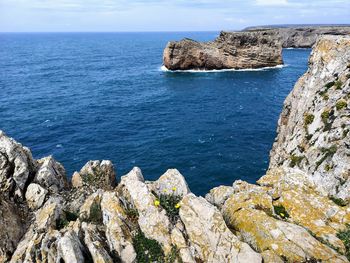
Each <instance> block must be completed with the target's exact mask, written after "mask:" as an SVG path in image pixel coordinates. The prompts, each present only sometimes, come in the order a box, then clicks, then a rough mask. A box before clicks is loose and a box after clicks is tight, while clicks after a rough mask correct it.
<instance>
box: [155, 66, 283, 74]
mask: <svg viewBox="0 0 350 263" xmlns="http://www.w3.org/2000/svg"><path fill="white" fill-rule="evenodd" d="M285 67H288V65H277V66H274V67H263V68H247V69H211V70H205V69H186V70H170V69H168V68H167V67H165V66H164V65H163V66H161V67H160V70H161V71H163V72H173V73H177V72H185V73H214V72H216V73H218V72H231V71H233V72H235V71H264V70H269V69H281V68H285Z"/></svg>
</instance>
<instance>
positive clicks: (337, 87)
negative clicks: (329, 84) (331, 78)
mask: <svg viewBox="0 0 350 263" xmlns="http://www.w3.org/2000/svg"><path fill="white" fill-rule="evenodd" d="M334 86H335V89H338V90H339V89H341V87H342V86H343V82H341V81H340V80H337V81H336V82H335V83H334Z"/></svg>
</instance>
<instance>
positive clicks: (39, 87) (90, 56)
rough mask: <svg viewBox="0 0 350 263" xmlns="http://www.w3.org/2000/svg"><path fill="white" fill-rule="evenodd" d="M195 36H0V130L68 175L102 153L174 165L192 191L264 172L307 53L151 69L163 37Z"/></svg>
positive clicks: (161, 166)
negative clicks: (266, 62)
mask: <svg viewBox="0 0 350 263" xmlns="http://www.w3.org/2000/svg"><path fill="white" fill-rule="evenodd" d="M216 35H217V33H216V32H206V33H74V34H68V33H67V34H63V33H60V34H0V91H1V96H0V129H2V130H4V131H5V132H6V133H7V134H8V135H10V136H11V137H14V138H15V139H16V140H18V141H19V142H21V143H23V144H24V145H26V146H28V147H30V148H31V150H32V152H33V155H34V157H35V158H40V157H43V156H47V155H50V154H52V155H54V157H55V158H56V159H57V160H58V161H60V162H62V163H63V164H64V166H65V168H66V170H67V174H68V175H71V174H72V173H73V171H74V170H79V169H80V168H81V167H82V166H83V165H84V163H85V162H86V161H88V160H90V159H110V160H112V161H113V163H114V164H115V166H116V170H117V174H118V176H121V175H123V174H125V173H127V172H128V171H129V170H130V169H131V168H132V167H133V166H139V167H140V168H141V169H142V171H143V174H144V176H145V178H146V179H148V180H152V179H156V178H158V177H159V176H160V175H161V174H162V173H163V172H165V170H166V169H168V168H172V167H176V168H177V169H179V170H180V172H181V173H182V174H183V175H184V176H185V177H186V179H187V181H188V183H189V185H190V188H191V189H192V191H193V192H195V193H197V194H205V193H206V192H207V191H208V190H209V189H211V188H212V187H214V186H218V185H221V184H226V185H230V184H232V182H233V181H234V180H236V179H243V180H247V181H249V182H254V181H256V180H257V179H258V178H259V177H260V176H261V175H263V174H264V172H265V170H266V168H267V166H268V160H269V157H268V156H269V151H270V149H271V146H272V143H273V141H274V138H275V136H276V132H275V130H276V125H277V120H278V116H279V114H280V111H281V109H282V105H283V101H284V99H285V97H286V96H287V95H288V93H289V92H290V90H291V89H292V88H293V86H294V84H295V82H296V80H297V79H298V78H299V77H300V76H301V75H302V74H303V73H304V72H305V70H306V68H307V59H308V56H309V53H310V51H309V50H285V51H284V60H285V63H286V64H287V65H288V66H287V67H284V68H282V69H270V70H264V71H243V72H242V71H240V72H220V73H171V72H162V71H161V70H160V66H161V63H162V52H163V48H164V46H165V45H166V42H167V41H168V40H177V39H181V38H182V37H192V38H194V39H197V40H212V39H214V38H215V36H216Z"/></svg>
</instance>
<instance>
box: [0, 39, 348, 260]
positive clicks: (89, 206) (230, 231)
mask: <svg viewBox="0 0 350 263" xmlns="http://www.w3.org/2000/svg"><path fill="white" fill-rule="evenodd" d="M349 47H350V37H332V36H328V37H323V38H322V39H320V40H318V42H317V43H316V45H315V47H314V49H313V52H312V54H311V57H310V63H309V69H308V71H307V72H306V73H305V75H304V76H302V77H301V78H300V80H299V81H298V83H297V84H296V86H295V88H294V89H293V91H292V92H291V94H290V95H289V96H288V98H287V99H286V102H285V105H284V108H283V112H282V114H281V117H280V120H279V126H278V137H277V139H276V142H275V144H274V146H273V149H272V151H271V163H270V168H269V171H268V172H267V174H266V175H264V176H263V177H262V178H261V179H260V180H259V181H258V182H257V184H256V185H255V184H249V183H246V182H243V181H236V182H234V183H233V185H232V186H219V187H216V188H214V189H212V190H211V191H210V192H209V193H208V194H207V195H206V196H205V198H203V197H197V196H195V195H194V194H193V193H191V190H190V189H189V187H188V185H187V183H186V181H185V178H184V177H183V176H182V175H181V174H180V173H179V171H177V170H176V169H171V170H168V171H166V172H165V173H164V174H163V175H162V176H160V178H159V179H158V180H156V181H153V182H149V181H145V180H144V178H143V175H142V172H141V170H140V169H139V168H136V167H135V168H134V169H133V170H131V171H130V172H129V173H128V174H126V175H124V176H122V177H120V178H119V177H118V179H116V174H115V169H114V167H113V164H112V163H111V162H110V161H90V162H88V163H87V164H86V165H85V166H84V167H83V168H82V169H81V170H80V171H79V172H75V173H74V174H73V176H72V179H71V181H68V180H67V179H66V175H65V170H64V167H63V166H62V165H61V164H60V163H58V162H57V161H55V160H54V159H53V158H52V157H46V158H43V159H40V160H35V159H34V158H33V157H32V154H31V152H30V150H29V149H28V148H26V147H24V146H22V145H21V144H19V143H17V142H16V141H14V140H13V139H11V138H9V137H7V136H6V135H5V134H4V133H3V132H0V218H1V220H0V262H8V261H9V262H60V263H61V262H73V263H74V262H247V263H254V262H273V263H275V262H281V263H282V262H349V260H348V259H350V240H349V236H350V228H349V226H347V224H350V205H349V201H350V198H349V196H348V193H349V163H350V162H349V156H350V153H349V151H350V146H349V145H350V141H349V136H350V135H349V133H348V129H349V127H350V125H349V124H350V123H349V122H350V114H349V113H350V112H349V111H350V110H349V106H348V104H349V99H350V97H349V94H350V93H349V90H350V48H349Z"/></svg>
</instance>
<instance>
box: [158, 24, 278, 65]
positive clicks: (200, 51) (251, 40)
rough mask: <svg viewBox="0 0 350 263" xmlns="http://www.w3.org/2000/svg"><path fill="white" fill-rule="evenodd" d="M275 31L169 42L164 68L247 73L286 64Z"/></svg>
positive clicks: (164, 55)
mask: <svg viewBox="0 0 350 263" xmlns="http://www.w3.org/2000/svg"><path fill="white" fill-rule="evenodd" d="M276 39H277V40H278V35H277V34H276V33H275V32H273V31H261V32H231V33H229V32H221V33H220V36H219V37H218V38H217V39H216V40H215V41H213V42H207V43H200V42H197V41H194V40H191V39H184V40H181V41H179V42H169V43H168V44H167V46H166V48H165V50H164V54H163V64H164V66H165V67H166V68H167V69H170V70H188V69H205V70H211V69H246V68H262V67H273V66H277V65H281V64H283V60H282V45H281V44H280V42H279V41H276Z"/></svg>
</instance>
